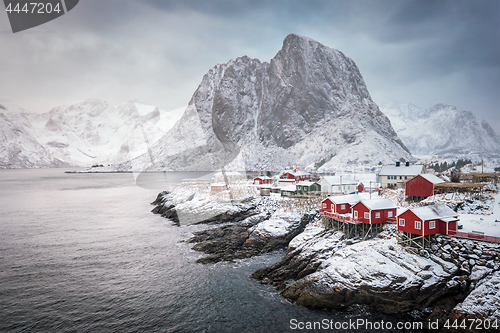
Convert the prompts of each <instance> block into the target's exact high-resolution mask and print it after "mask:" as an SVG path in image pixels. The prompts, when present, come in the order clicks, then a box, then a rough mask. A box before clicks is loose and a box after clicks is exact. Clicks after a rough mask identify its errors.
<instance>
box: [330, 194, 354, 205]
mask: <svg viewBox="0 0 500 333" xmlns="http://www.w3.org/2000/svg"><path fill="white" fill-rule="evenodd" d="M327 199H329V200H330V201H331V202H333V203H336V204H345V203H349V204H354V203H356V202H358V201H360V200H361V197H360V196H359V195H358V194H347V195H336V196H329V197H328V198H327Z"/></svg>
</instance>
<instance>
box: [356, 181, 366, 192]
mask: <svg viewBox="0 0 500 333" xmlns="http://www.w3.org/2000/svg"><path fill="white" fill-rule="evenodd" d="M356 189H357V190H358V192H363V191H364V190H365V185H363V183H359V184H358V187H357V188H356Z"/></svg>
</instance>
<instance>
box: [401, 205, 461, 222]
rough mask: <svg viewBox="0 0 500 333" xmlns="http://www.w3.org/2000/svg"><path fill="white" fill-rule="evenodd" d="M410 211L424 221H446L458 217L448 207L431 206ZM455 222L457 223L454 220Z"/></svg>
mask: <svg viewBox="0 0 500 333" xmlns="http://www.w3.org/2000/svg"><path fill="white" fill-rule="evenodd" d="M410 210H411V211H412V212H413V213H414V214H415V215H417V216H418V217H420V218H421V219H422V220H423V221H427V220H433V219H440V220H443V221H444V219H448V218H455V216H457V215H458V214H457V213H456V212H454V211H453V210H452V209H450V208H449V207H448V206H446V205H429V206H424V207H417V208H411V209H410ZM453 221H456V219H454V220H453ZM446 222H450V221H446Z"/></svg>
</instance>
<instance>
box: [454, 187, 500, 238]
mask: <svg viewBox="0 0 500 333" xmlns="http://www.w3.org/2000/svg"><path fill="white" fill-rule="evenodd" d="M493 197H494V201H493V202H492V203H491V206H492V211H493V212H492V213H491V214H490V215H475V214H460V222H459V223H460V224H462V225H463V229H462V230H461V231H463V232H469V231H481V232H484V233H485V235H489V236H497V237H500V192H498V193H496V194H495V195H494V196H493ZM495 221H498V222H495Z"/></svg>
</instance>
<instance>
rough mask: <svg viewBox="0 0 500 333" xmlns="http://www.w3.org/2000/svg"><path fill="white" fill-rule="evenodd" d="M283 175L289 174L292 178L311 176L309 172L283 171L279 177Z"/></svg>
mask: <svg viewBox="0 0 500 333" xmlns="http://www.w3.org/2000/svg"><path fill="white" fill-rule="evenodd" d="M285 173H291V174H292V175H294V176H310V175H311V174H310V173H309V172H305V171H302V170H285V171H283V172H282V173H281V175H284V174H285Z"/></svg>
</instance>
